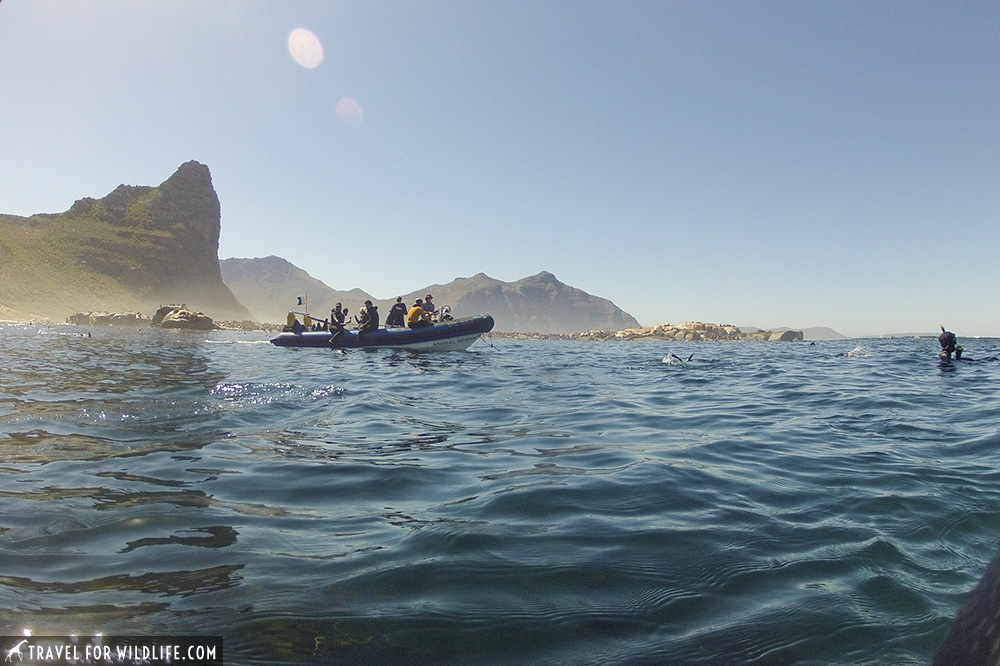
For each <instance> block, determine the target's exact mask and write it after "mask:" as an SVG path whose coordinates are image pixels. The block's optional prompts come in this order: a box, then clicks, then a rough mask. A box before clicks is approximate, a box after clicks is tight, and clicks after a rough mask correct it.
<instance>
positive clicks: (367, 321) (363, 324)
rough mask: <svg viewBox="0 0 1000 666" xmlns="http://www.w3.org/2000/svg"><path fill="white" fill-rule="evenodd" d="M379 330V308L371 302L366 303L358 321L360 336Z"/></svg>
mask: <svg viewBox="0 0 1000 666" xmlns="http://www.w3.org/2000/svg"><path fill="white" fill-rule="evenodd" d="M376 329H378V307H376V306H375V305H374V304H373V303H372V302H371V301H365V307H363V308H361V318H360V319H358V335H361V334H362V333H367V332H368V331H374V330H376Z"/></svg>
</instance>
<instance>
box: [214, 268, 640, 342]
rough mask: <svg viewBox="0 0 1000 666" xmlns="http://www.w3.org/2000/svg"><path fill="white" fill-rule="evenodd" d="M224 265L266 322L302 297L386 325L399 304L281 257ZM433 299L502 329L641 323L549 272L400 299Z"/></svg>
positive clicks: (320, 308) (230, 281)
mask: <svg viewBox="0 0 1000 666" xmlns="http://www.w3.org/2000/svg"><path fill="white" fill-rule="evenodd" d="M220 266H221V268H222V279H223V280H224V281H225V283H226V285H227V286H228V287H229V288H230V289H231V290H232V291H233V293H234V294H236V296H237V298H239V299H240V301H241V302H242V303H243V304H244V305H246V306H247V307H248V308H250V310H251V312H253V313H254V315H255V316H256V318H257V319H258V320H260V321H266V322H283V321H284V320H285V316H286V315H287V313H288V311H289V310H290V309H297V310H299V311H301V309H302V308H299V307H297V306H296V305H295V304H296V303H297V297H299V296H304V295H305V294H308V297H309V309H310V311H311V313H312V314H313V315H314V316H317V317H323V316H325V315H326V314H327V313H329V312H330V309H331V308H332V307H333V306H334V305H335V304H336V303H338V302H339V303H343V305H344V306H346V307H347V308H349V309H350V311H351V313H352V314H354V313H356V312H357V310H358V308H359V307H360V306H361V304H362V303H364V301H365V300H366V299H371V300H372V301H374V302H375V304H376V305H378V308H379V312H380V314H381V316H382V318H383V320H384V319H385V316H386V314H388V312H389V308H390V307H391V306H392V303H393V302H395V298H390V299H377V298H374V297H373V296H371V295H369V294H368V293H366V292H364V291H362V290H360V289H352V290H350V291H338V290H336V289H332V288H330V287H328V286H327V285H325V284H324V283H323V282H321V281H319V280H317V279H315V278H313V277H312V276H310V275H309V274H308V273H307V272H306V271H304V270H302V269H301V268H298V267H296V266H294V265H293V264H291V263H289V262H288V261H286V260H284V259H281V258H279V257H265V258H262V259H225V260H223V261H222V262H220ZM427 294H433V296H434V302H435V303H436V304H437V305H438V307H441V306H443V305H450V306H451V308H452V314H453V315H454V316H455V317H456V318H458V317H467V316H471V315H475V314H480V313H488V314H491V315H493V318H494V319H495V320H496V328H497V330H499V331H509V332H530V333H575V332H579V331H588V330H594V329H615V330H619V329H623V328H629V327H635V326H638V325H639V323H638V322H637V321H636V320H635V318H634V317H632V315H630V314H628V313H627V312H624V311H623V310H621V309H620V308H618V307H617V306H616V305H615V304H614V303H612V302H611V301H609V300H607V299H604V298H599V297H597V296H591V295H590V294H588V293H586V292H584V291H581V290H579V289H575V288H573V287H570V286H567V285H565V284H563V283H562V282H560V281H559V280H557V279H556V277H555V276H554V275H552V274H551V273H546V272H542V273H539V274H538V275H534V276H531V277H526V278H524V279H522V280H518V281H517V282H501V281H500V280H496V279H493V278H491V277H488V276H487V275H484V274H482V273H479V274H478V275H474V276H473V277H470V278H458V279H456V280H454V281H452V282H449V283H448V284H444V285H441V284H434V285H430V286H428V287H424V288H422V289H418V290H416V291H412V292H410V293H408V294H401V296H402V297H403V300H404V301H405V302H406V304H407V305H408V306H409V305H412V304H413V302H414V301H415V300H416V299H417V298H424V297H425V296H426V295H427Z"/></svg>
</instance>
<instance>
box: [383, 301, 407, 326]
mask: <svg viewBox="0 0 1000 666" xmlns="http://www.w3.org/2000/svg"><path fill="white" fill-rule="evenodd" d="M407 310H408V308H407V307H406V303H404V302H403V297H402V296H397V297H396V302H395V303H393V304H392V308H391V309H390V310H389V316H388V317H386V318H385V325H386V326H398V327H400V328H402V327H403V326H406V314H407Z"/></svg>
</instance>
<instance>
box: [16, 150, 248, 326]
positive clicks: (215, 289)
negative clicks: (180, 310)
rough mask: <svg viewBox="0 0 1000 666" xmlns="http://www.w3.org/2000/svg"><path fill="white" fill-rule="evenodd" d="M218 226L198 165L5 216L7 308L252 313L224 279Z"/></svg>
mask: <svg viewBox="0 0 1000 666" xmlns="http://www.w3.org/2000/svg"><path fill="white" fill-rule="evenodd" d="M219 225H220V218H219V202H218V197H217V196H216V194H215V191H214V189H213V188H212V184H211V176H210V175H209V173H208V168H207V167H205V166H204V165H201V164H198V163H197V162H188V163H187V164H184V165H182V166H181V167H180V168H179V169H178V170H177V172H176V173H175V174H174V175H173V176H171V178H169V179H168V180H167V181H165V182H164V183H162V184H161V185H160V186H159V187H148V186H127V185H121V186H119V187H118V188H116V189H115V190H114V191H113V192H111V193H110V194H108V195H107V196H106V197H104V198H103V199H99V200H96V199H91V198H84V199H80V200H78V201H77V202H76V203H74V204H73V206H72V207H71V208H70V209H69V210H68V211H66V212H63V213H56V214H39V215H33V216H31V217H28V218H24V217H18V216H13V215H0V307H2V308H3V310H2V313H5V316H17V317H24V318H37V317H47V318H51V319H55V320H61V319H63V318H65V317H66V316H67V315H69V314H72V313H74V312H85V311H98V310H104V311H114V312H143V313H146V314H149V313H151V312H152V311H154V310H155V309H156V308H157V307H158V306H159V305H162V304H164V303H182V302H183V303H187V304H188V305H189V306H190V307H192V308H195V309H199V310H202V311H204V312H206V313H208V314H210V315H212V316H214V317H217V318H239V319H245V318H249V317H250V314H249V312H248V311H247V310H246V308H244V307H243V306H242V305H241V304H240V303H239V302H238V301H237V300H236V298H235V296H233V294H232V292H231V291H229V289H228V288H227V287H226V286H225V284H224V283H223V282H222V277H221V274H220V271H219V265H218V238H219Z"/></svg>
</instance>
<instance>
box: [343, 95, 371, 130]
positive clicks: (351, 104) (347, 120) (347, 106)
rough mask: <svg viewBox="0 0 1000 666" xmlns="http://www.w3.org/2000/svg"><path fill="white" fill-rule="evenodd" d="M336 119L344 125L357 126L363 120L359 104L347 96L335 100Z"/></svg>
mask: <svg viewBox="0 0 1000 666" xmlns="http://www.w3.org/2000/svg"><path fill="white" fill-rule="evenodd" d="M337 119H338V120H340V122H342V123H344V124H345V125H350V126H351V127H357V126H358V125H360V124H361V121H362V120H364V119H365V118H364V114H363V113H362V112H361V105H360V104H358V103H357V102H356V101H354V100H353V99H351V98H349V97H345V98H344V99H342V100H340V101H339V102H337Z"/></svg>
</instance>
